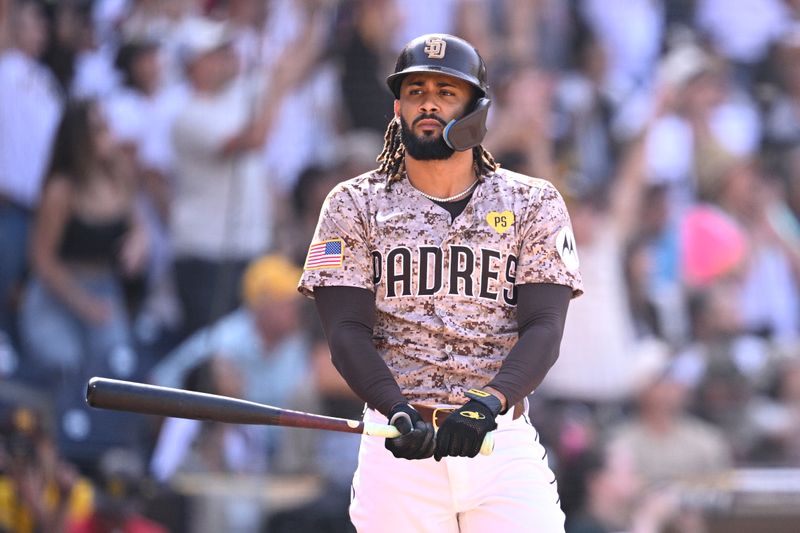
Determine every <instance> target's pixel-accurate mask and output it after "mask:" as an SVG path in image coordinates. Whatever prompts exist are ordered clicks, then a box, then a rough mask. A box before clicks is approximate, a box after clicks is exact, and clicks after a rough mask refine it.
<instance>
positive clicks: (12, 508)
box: [0, 402, 93, 533]
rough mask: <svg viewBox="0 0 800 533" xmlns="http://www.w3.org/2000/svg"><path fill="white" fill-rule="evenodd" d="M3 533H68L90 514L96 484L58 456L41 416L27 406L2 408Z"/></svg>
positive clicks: (0, 513) (0, 499)
mask: <svg viewBox="0 0 800 533" xmlns="http://www.w3.org/2000/svg"><path fill="white" fill-rule="evenodd" d="M0 425H2V431H1V432H0V435H2V441H1V442H2V447H0V530H2V531H4V532H9V533H32V532H34V531H48V532H50V531H52V532H60V531H65V530H66V528H67V526H68V524H69V523H70V522H72V521H76V520H81V519H83V518H85V517H86V516H87V515H88V514H89V513H90V512H91V506H92V494H93V491H92V486H91V484H90V483H89V481H88V480H87V479H85V478H83V477H81V476H79V474H78V472H77V470H76V468H75V467H74V466H73V465H71V464H69V463H67V462H66V461H64V460H63V459H62V458H61V457H60V456H59V453H58V450H57V448H56V446H55V442H54V441H53V438H52V436H51V435H50V434H49V432H48V431H47V430H46V428H45V427H44V426H43V425H42V416H41V415H40V414H39V413H38V412H37V411H36V410H34V409H31V408H30V407H28V406H26V405H25V404H22V403H19V402H15V403H12V404H8V403H6V404H0Z"/></svg>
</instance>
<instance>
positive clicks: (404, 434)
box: [385, 403, 436, 459]
mask: <svg viewBox="0 0 800 533" xmlns="http://www.w3.org/2000/svg"><path fill="white" fill-rule="evenodd" d="M389 423H390V424H391V425H393V426H394V427H396V428H397V429H398V431H400V433H401V435H400V436H399V437H395V438H393V439H386V442H385V445H386V449H387V450H389V451H390V452H392V454H393V455H394V456H395V457H397V458H398V459H427V458H428V457H430V456H431V455H433V449H434V447H435V446H436V440H435V438H434V437H435V436H436V432H435V430H434V429H433V424H429V423H427V422H425V421H424V420H422V417H420V415H419V413H418V412H417V411H416V409H414V408H413V407H411V406H410V405H409V404H407V403H399V404H397V405H395V406H394V407H393V408H392V410H391V412H390V413H389Z"/></svg>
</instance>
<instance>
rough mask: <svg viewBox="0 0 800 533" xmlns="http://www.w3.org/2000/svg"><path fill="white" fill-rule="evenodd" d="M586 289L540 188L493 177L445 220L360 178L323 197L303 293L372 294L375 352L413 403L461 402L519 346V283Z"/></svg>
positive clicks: (436, 209) (560, 214)
mask: <svg viewBox="0 0 800 533" xmlns="http://www.w3.org/2000/svg"><path fill="white" fill-rule="evenodd" d="M525 283H556V284H560V285H567V286H569V287H571V288H572V290H573V296H578V295H579V294H581V293H582V292H583V289H582V282H581V277H580V274H579V272H578V255H577V250H576V248H575V239H574V237H573V234H572V229H571V226H570V220H569V215H568V213H567V210H566V207H565V205H564V201H563V199H562V198H561V195H560V194H559V193H558V191H557V190H556V189H555V187H553V185H552V184H550V183H549V182H548V181H545V180H541V179H536V178H531V177H528V176H524V175H521V174H517V173H514V172H510V171H508V170H503V169H500V170H498V171H496V172H494V173H492V174H490V175H488V176H485V177H484V178H483V179H482V180H481V182H480V184H479V185H478V186H477V188H476V189H475V191H474V192H473V195H472V198H471V199H470V200H469V203H468V204H467V206H466V208H465V209H464V211H463V212H462V213H461V214H460V215H459V216H457V217H456V218H455V220H453V221H451V217H450V214H449V213H448V212H447V211H446V210H445V209H444V208H442V207H440V206H439V205H437V204H435V203H434V202H432V201H430V200H428V199H426V198H425V197H424V196H423V195H422V194H421V193H420V192H419V191H418V190H416V189H415V188H414V187H413V186H412V185H411V184H410V183H409V182H408V179H402V180H400V181H398V182H396V183H394V184H392V185H391V186H387V180H386V177H385V176H384V175H381V174H378V173H376V172H370V173H367V174H363V175H361V176H358V177H356V178H353V179H350V180H348V181H345V182H342V183H340V184H338V185H337V186H336V187H335V188H334V189H333V190H332V191H331V192H330V194H329V195H328V197H327V199H326V200H325V203H324V205H323V207H322V211H321V213H320V218H319V222H318V224H317V229H316V232H315V235H314V238H313V241H312V243H311V246H310V248H309V252H308V256H307V258H306V264H305V267H304V272H303V275H302V278H301V280H300V287H299V288H300V290H301V291H302V292H303V293H304V294H306V295H307V296H312V293H313V288H314V287H317V286H351V287H361V288H365V289H369V290H370V291H373V292H374V293H375V303H376V309H377V316H376V325H375V328H374V330H373V337H374V344H375V347H376V348H377V351H378V353H379V354H380V356H381V357H382V358H383V359H384V361H385V362H386V364H387V365H388V367H389V369H390V370H391V372H392V374H393V375H394V377H395V379H396V380H397V382H398V384H399V385H400V389H401V390H402V392H403V394H404V395H405V396H406V397H407V398H408V399H409V401H412V402H418V403H424V404H428V405H460V404H462V403H463V402H464V397H463V392H464V391H466V390H467V389H469V388H471V387H475V386H483V385H485V384H486V383H488V382H489V381H490V380H491V379H492V378H493V377H494V376H495V374H497V372H498V370H499V369H500V365H501V363H502V362H503V360H504V358H505V357H506V355H507V354H508V352H509V351H510V350H511V348H512V347H513V346H514V344H515V343H516V341H517V338H518V335H517V332H518V328H517V307H516V303H517V289H516V287H517V285H521V284H525Z"/></svg>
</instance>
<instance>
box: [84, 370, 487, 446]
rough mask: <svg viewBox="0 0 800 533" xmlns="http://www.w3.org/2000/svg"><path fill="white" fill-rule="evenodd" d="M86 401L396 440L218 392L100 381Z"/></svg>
mask: <svg viewBox="0 0 800 533" xmlns="http://www.w3.org/2000/svg"><path fill="white" fill-rule="evenodd" d="M86 403H88V404H89V405H90V406H92V407H97V408H102V409H114V410H116V411H131V412H134V413H142V414H147V415H159V416H169V417H173V418H190V419H193V420H211V421H214V422H226V423H230V424H258V425H266V426H286V427H296V428H309V429H324V430H328V431H341V432H344V433H362V434H364V435H371V436H374V437H384V438H389V439H391V438H395V437H399V436H400V432H399V431H398V430H397V428H396V427H394V426H392V425H390V424H378V423H375V422H363V421H359V420H348V419H346V418H336V417H332V416H324V415H316V414H311V413H304V412H301V411H292V410H291V409H281V408H280V407H273V406H271V405H265V404H261V403H256V402H250V401H247V400H240V399H238V398H231V397H228V396H220V395H217V394H207V393H204V392H195V391H188V390H183V389H173V388H170V387H159V386H157V385H148V384H145V383H136V382H133V381H122V380H118V379H109V378H100V377H93V378H91V379H90V380H89V383H88V384H87V386H86ZM493 449H494V439H493V437H492V434H491V433H489V434H488V435H486V438H484V440H483V445H482V446H481V454H482V455H489V454H490V453H492V450H493Z"/></svg>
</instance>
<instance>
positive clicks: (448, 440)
mask: <svg viewBox="0 0 800 533" xmlns="http://www.w3.org/2000/svg"><path fill="white" fill-rule="evenodd" d="M484 395H485V396H484ZM467 397H468V398H470V400H469V401H468V402H467V403H465V404H464V405H462V406H461V407H460V408H459V409H458V410H456V411H454V412H453V413H452V414H451V415H450V416H448V417H447V419H445V421H444V422H443V423H442V425H441V426H440V427H439V431H438V432H437V433H436V451H435V452H434V458H435V459H436V460H437V461H440V460H441V459H442V457H448V456H457V457H475V456H476V455H478V452H479V451H480V450H481V445H482V444H483V438H484V437H485V436H486V434H487V433H489V432H490V431H492V430H493V429H495V428H497V422H496V421H495V418H497V415H498V414H499V413H500V410H501V409H502V405H501V403H500V400H499V399H498V398H497V397H496V396H493V395H491V394H488V393H486V392H483V391H472V390H471V391H470V392H468V393H467Z"/></svg>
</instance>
